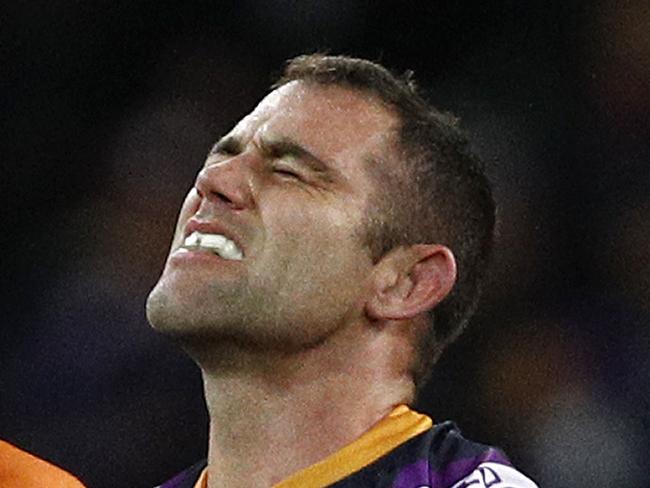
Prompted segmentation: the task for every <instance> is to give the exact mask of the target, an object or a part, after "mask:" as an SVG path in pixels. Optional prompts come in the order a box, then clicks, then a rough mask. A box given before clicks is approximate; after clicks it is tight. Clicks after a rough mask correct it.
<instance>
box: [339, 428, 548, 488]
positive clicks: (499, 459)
mask: <svg viewBox="0 0 650 488" xmlns="http://www.w3.org/2000/svg"><path fill="white" fill-rule="evenodd" d="M333 486H334V487H336V488H352V487H373V488H465V487H471V488H482V487H485V488H487V487H490V488H505V487H509V488H537V485H536V484H535V483H534V482H533V481H531V480H530V479H529V478H527V477H526V476H524V475H523V474H521V473H520V472H519V471H517V470H516V469H515V468H514V467H513V466H512V465H511V463H510V461H509V460H508V458H507V457H506V456H505V454H504V453H503V452H502V451H501V450H500V449H498V448H495V447H492V446H489V445H485V444H481V443H478V442H473V441H471V440H468V439H466V438H465V437H463V435H462V434H461V432H460V430H459V429H458V427H457V426H456V424H455V423H453V422H443V423H440V424H437V425H435V426H433V427H431V428H430V429H429V430H427V431H425V432H423V433H422V434H420V435H418V436H417V437H414V438H412V439H410V440H409V441H407V442H405V443H404V444H402V445H401V446H399V447H398V448H396V449H394V450H392V451H391V452H389V453H388V454H386V455H385V456H383V457H382V458H380V459H378V460H377V461H375V462H374V463H372V464H370V465H368V466H366V467H365V468H363V469H362V470H360V471H358V472H356V473H354V474H352V475H350V476H349V477H347V478H345V479H343V480H341V481H339V482H338V483H335V484H334V485H333Z"/></svg>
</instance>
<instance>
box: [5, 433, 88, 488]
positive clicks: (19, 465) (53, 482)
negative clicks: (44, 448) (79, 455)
mask: <svg viewBox="0 0 650 488" xmlns="http://www.w3.org/2000/svg"><path fill="white" fill-rule="evenodd" d="M0 486H1V487H2V488H43V487H47V488H84V485H83V484H82V483H81V481H79V480H78V479H77V478H75V477H74V476H72V475H71V474H70V473H68V472H66V471H63V470H62V469H61V468H57V467H56V466H54V465H53V464H50V463H48V462H47V461H43V460H42V459H39V458H37V457H36V456H32V455H31V454H29V453H27V452H25V451H23V450H21V449H18V448H17V447H14V446H12V445H11V444H8V443H7V442H4V441H1V440H0Z"/></svg>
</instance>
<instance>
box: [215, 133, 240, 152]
mask: <svg viewBox="0 0 650 488" xmlns="http://www.w3.org/2000/svg"><path fill="white" fill-rule="evenodd" d="M243 146H244V145H243V144H242V142H241V140H240V139H238V138H236V137H234V136H225V137H222V138H221V139H219V140H218V141H217V143H216V144H215V145H214V146H212V149H210V153H209V154H208V156H209V155H212V154H217V153H224V154H239V153H240V152H241V151H242V149H243Z"/></svg>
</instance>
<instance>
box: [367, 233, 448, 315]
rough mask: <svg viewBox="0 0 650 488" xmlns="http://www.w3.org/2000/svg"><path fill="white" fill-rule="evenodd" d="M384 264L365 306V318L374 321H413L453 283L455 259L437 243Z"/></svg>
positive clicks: (444, 293) (419, 246) (407, 250)
mask: <svg viewBox="0 0 650 488" xmlns="http://www.w3.org/2000/svg"><path fill="white" fill-rule="evenodd" d="M380 264H384V266H385V269H382V270H380V271H379V273H378V276H377V277H376V279H375V288H374V290H373V291H374V293H373V295H372V296H371V297H370V299H369V300H368V302H367V303H366V313H367V315H368V316H369V317H370V318H372V319H375V320H382V319H384V320H403V319H410V318H413V317H415V316H417V315H419V314H421V313H423V312H426V311H427V310H430V309H432V308H434V307H435V306H436V305H437V304H438V303H440V302H441V301H442V300H443V299H444V298H445V297H446V296H447V295H448V294H449V292H450V291H451V289H452V288H453V286H454V283H455V282H456V260H455V258H454V255H453V253H452V252H451V250H449V248H447V247H445V246H443V245H440V244H418V245H415V246H411V247H409V248H408V249H406V250H405V255H404V256H402V257H401V258H393V259H392V260H391V261H389V262H387V263H380Z"/></svg>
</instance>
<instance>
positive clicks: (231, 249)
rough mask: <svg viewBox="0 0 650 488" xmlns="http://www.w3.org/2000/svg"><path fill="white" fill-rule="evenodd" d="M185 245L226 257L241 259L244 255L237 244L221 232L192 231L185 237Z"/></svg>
mask: <svg viewBox="0 0 650 488" xmlns="http://www.w3.org/2000/svg"><path fill="white" fill-rule="evenodd" d="M183 247H185V248H189V249H207V250H209V251H212V252H214V253H216V254H218V255H219V256H221V257H222V258H224V259H233V260H237V261H240V260H241V259H242V258H243V257H244V255H243V254H242V252H241V250H240V249H239V248H238V247H237V245H236V244H235V243H234V242H233V241H231V240H230V239H228V238H227V237H225V236H222V235H221V234H203V233H202V232H196V231H195V232H192V233H191V234H190V235H189V236H187V237H186V238H185V241H184V242H183Z"/></svg>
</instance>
